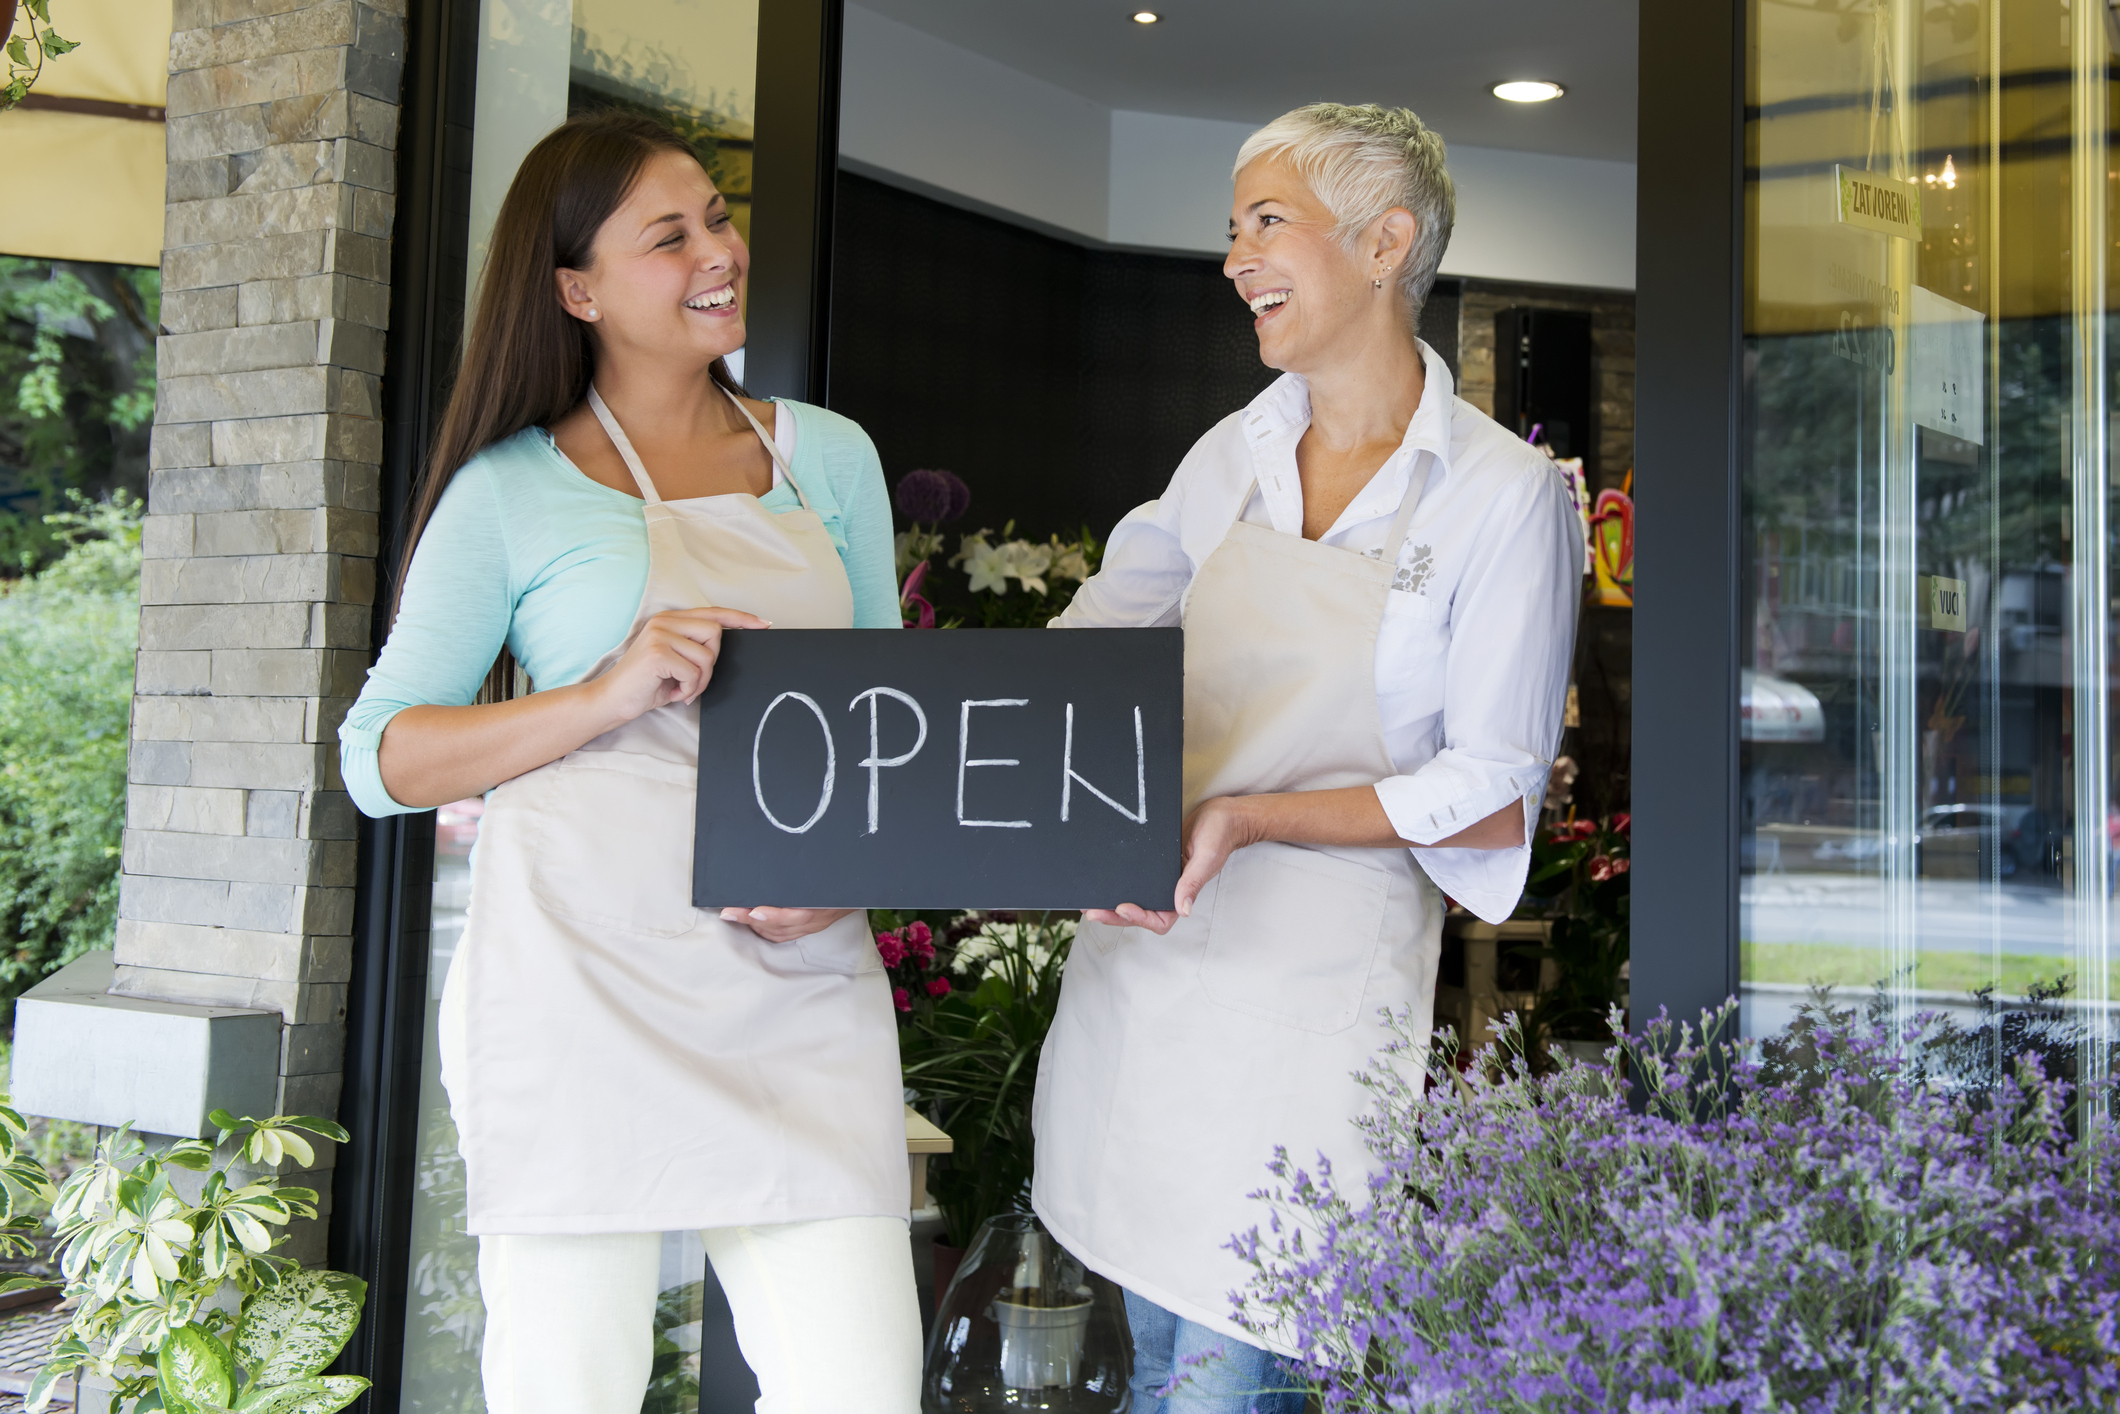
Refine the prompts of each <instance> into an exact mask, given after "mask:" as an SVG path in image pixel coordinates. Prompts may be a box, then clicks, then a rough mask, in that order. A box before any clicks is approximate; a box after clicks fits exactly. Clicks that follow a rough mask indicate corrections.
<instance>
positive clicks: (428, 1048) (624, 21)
mask: <svg viewBox="0 0 2120 1414" xmlns="http://www.w3.org/2000/svg"><path fill="white" fill-rule="evenodd" d="M479 16H480V18H479V56H478V89H477V102H476V118H475V125H474V127H473V131H472V171H471V192H470V205H471V231H470V239H469V242H468V265H469V269H468V271H467V276H468V278H467V280H466V282H465V284H466V288H475V287H476V284H477V279H478V274H479V271H480V269H481V268H482V266H483V264H484V258H485V250H486V244H487V237H488V235H489V233H490V231H491V230H492V225H493V219H494V215H495V213H497V212H498V210H499V208H500V202H501V198H502V196H504V195H505V194H506V192H507V189H508V184H509V182H510V181H511V180H512V179H513V177H514V175H515V171H516V168H517V167H518V166H519V165H520V163H521V162H522V159H523V157H524V155H525V154H526V153H528V151H529V150H530V148H531V147H532V146H534V145H535V144H536V142H537V141H538V139H540V138H542V137H543V136H544V135H545V134H546V133H548V132H550V131H551V130H552V129H553V128H554V127H556V126H557V125H558V124H560V123H561V122H563V121H564V120H565V119H566V118H567V117H568V116H569V115H570V114H575V113H580V112H584V111H587V110H590V109H595V108H621V109H625V110H627V111H630V112H636V113H642V114H646V115H648V116H651V117H654V118H656V119H657V120H659V121H661V122H663V123H666V124H668V125H669V126H670V127H671V128H673V129H674V130H676V131H677V132H679V133H681V134H682V135H683V136H684V137H685V138H686V139H687V140H688V141H689V142H690V143H691V144H692V146H693V149H694V151H695V152H697V153H698V154H699V157H700V161H701V163H702V165H704V166H705V167H706V169H707V172H708V174H709V175H710V176H711V177H712V178H713V179H714V182H715V184H716V186H717V187H719V188H720V190H721V191H722V192H723V193H724V194H725V195H726V196H728V198H729V206H730V210H731V212H732V214H733V215H734V218H735V224H736V227H737V229H738V231H739V232H740V233H742V234H743V235H744V236H745V238H746V239H748V238H749V235H750V206H751V203H750V197H751V152H752V122H753V118H754V114H755V97H756V94H755V89H756V74H757V68H758V0H572V4H571V5H570V4H569V3H567V0H548V2H547V3H542V4H515V3H503V0H486V3H484V4H482V5H481V6H480V9H479ZM734 361H735V360H733V359H732V360H731V362H732V363H733V362H734ZM482 813H483V804H482V802H480V801H477V800H466V801H459V802H457V803H456V804H454V805H449V806H444V807H443V808H442V809H441V810H440V811H438V812H437V815H436V821H435V870H434V880H433V885H432V887H433V898H432V931H431V933H430V934H429V939H430V942H429V947H430V950H431V951H430V956H429V963H428V967H427V971H426V975H427V978H428V986H427V997H426V1008H425V1034H424V1037H423V1041H422V1051H421V1065H420V1098H419V1108H420V1121H419V1141H418V1154H417V1158H416V1168H415V1175H414V1183H413V1198H412V1223H411V1226H412V1244H411V1248H412V1250H411V1253H410V1260H409V1263H408V1278H407V1290H406V1293H405V1332H404V1336H405V1341H404V1365H403V1373H402V1386H401V1389H402V1393H401V1398H400V1407H401V1408H403V1409H404V1410H406V1411H407V1414H482V1411H483V1410H484V1409H485V1400H484V1398H483V1396H482V1395H481V1392H480V1387H479V1368H478V1360H479V1344H480V1341H481V1339H482V1337H483V1335H484V1331H485V1308H484V1306H483V1305H482V1303H481V1302H480V1300H479V1293H478V1242H477V1239H475V1238H473V1237H471V1236H469V1235H468V1234H466V1233H465V1231H464V1168H463V1162H462V1160H461V1159H460V1158H459V1157H458V1155H457V1142H456V1127H455V1125H454V1124H452V1123H451V1122H450V1118H449V1105H448V1098H447V1096H446V1094H445V1093H444V1092H443V1090H442V1087H441V1076H440V1068H439V1063H438V1060H437V1057H436V1049H435V1019H436V1016H437V1014H438V1012H439V1009H440V1003H441V994H442V984H443V981H444V979H445V978H446V977H447V976H448V972H449V963H450V960H451V959H452V958H453V957H454V955H455V952H456V945H457V941H458V939H459V938H461V936H462V935H463V929H464V922H465V916H466V910H467V909H468V908H469V906H470V902H471V851H472V849H473V848H474V846H475V845H476V843H477V840H478V826H479V818H480V816H481V814H482ZM612 1162H613V1163H614V1164H619V1163H623V1162H624V1159H623V1156H621V1155H616V1154H614V1155H613V1156H612ZM706 1269H707V1263H706V1253H705V1250H704V1248H703V1247H702V1246H701V1244H700V1242H699V1238H698V1235H697V1234H696V1233H671V1234H667V1235H666V1236H665V1238H664V1243H663V1261H662V1282H663V1288H664V1290H663V1293H662V1298H661V1300H660V1301H659V1302H658V1303H657V1307H656V1313H655V1363H654V1369H653V1375H652V1377H651V1384H650V1387H649V1390H648V1394H647V1398H646V1400H645V1401H644V1402H643V1404H642V1410H643V1414H719V1411H722V1410H730V1411H733V1410H736V1409H740V1408H748V1407H749V1401H750V1399H755V1398H756V1391H755V1390H751V1391H748V1392H747V1391H745V1390H743V1389H742V1388H741V1387H740V1386H741V1381H740V1380H737V1381H729V1380H723V1381H710V1382H709V1383H710V1388H709V1389H708V1390H707V1391H706V1392H705V1394H704V1396H703V1395H702V1391H701V1388H700V1385H701V1378H700V1376H701V1343H702V1338H703V1334H704V1335H705V1338H706V1339H707V1341H708V1343H709V1345H710V1346H711V1345H713V1344H714V1339H715V1334H716V1332H715V1331H714V1330H711V1329H709V1327H710V1326H711V1325H712V1324H713V1322H711V1321H709V1320H707V1319H706V1317H708V1316H711V1315H712V1314H714V1313H713V1311H712V1309H711V1308H712V1307H713V1306H714V1304H715V1303H716V1302H717V1301H718V1299H719V1292H718V1289H709V1288H708V1286H707V1283H706V1282H705V1281H704V1280H703V1278H704V1274H705V1272H706ZM710 1354H711V1355H713V1356H715V1357H716V1358H717V1359H718V1360H719V1362H720V1363H722V1364H726V1363H727V1361H728V1360H729V1359H730V1357H731V1352H729V1351H726V1350H713V1351H710ZM725 1386H733V1387H725Z"/></svg>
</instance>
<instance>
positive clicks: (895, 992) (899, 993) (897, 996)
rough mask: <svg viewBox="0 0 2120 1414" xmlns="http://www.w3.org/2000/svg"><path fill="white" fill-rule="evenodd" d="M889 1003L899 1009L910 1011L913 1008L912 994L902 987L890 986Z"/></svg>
mask: <svg viewBox="0 0 2120 1414" xmlns="http://www.w3.org/2000/svg"><path fill="white" fill-rule="evenodd" d="M891 1005H892V1006H894V1007H897V1008H898V1009H899V1010H900V1011H911V1010H912V1009H913V994H912V993H910V992H908V991H907V990H906V989H905V988H903V987H893V988H891Z"/></svg>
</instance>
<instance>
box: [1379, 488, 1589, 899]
mask: <svg viewBox="0 0 2120 1414" xmlns="http://www.w3.org/2000/svg"><path fill="white" fill-rule="evenodd" d="M1470 543H1471V545H1472V550H1471V553H1470V556H1469V558H1468V561H1467V563H1466V566H1465V572H1464V574H1463V576H1462V578H1460V580H1459V581H1458V585H1457V592H1456V594H1455V595H1454V596H1453V597H1452V600H1451V606H1450V642H1449V647H1448V649H1447V651H1446V654H1445V677H1444V687H1443V720H1442V746H1441V749H1440V750H1439V751H1437V753H1436V755H1435V756H1434V758H1433V759H1431V760H1429V761H1428V762H1426V763H1424V764H1423V765H1422V766H1421V767H1420V768H1419V769H1417V770H1415V771H1412V772H1409V773H1408V774H1406V775H1402V776H1392V777H1389V778H1387V779H1385V780H1382V781H1379V782H1378V783H1377V786H1376V792H1377V799H1378V800H1379V801H1381V802H1382V803H1383V806H1384V813H1385V814H1386V815H1387V816H1389V817H1390V820H1391V825H1392V828H1393V829H1394V830H1396V831H1397V832H1398V834H1399V837H1400V838H1401V839H1407V840H1412V841H1414V842H1415V843H1417V844H1422V845H1429V844H1432V843H1433V842H1434V841H1436V840H1440V839H1445V838H1447V837H1449V836H1451V835H1454V834H1456V833H1457V832H1458V831H1460V830H1462V829H1465V828H1466V827H1468V826H1470V825H1473V824H1476V823H1478V822H1479V821H1481V820H1483V819H1485V818H1486V817H1487V816H1489V815H1492V814H1493V813H1494V812H1495V811H1497V810H1499V809H1501V808H1502V807H1503V806H1505V805H1507V804H1509V803H1510V802H1511V801H1521V802H1522V807H1523V812H1524V830H1525V841H1526V842H1525V843H1524V844H1521V845H1518V846H1516V847H1515V848H1513V849H1433V848H1428V849H1419V850H1416V851H1414V858H1415V859H1417V860H1419V861H1420V864H1421V867H1422V868H1423V869H1425V870H1426V871H1427V873H1428V877H1429V878H1431V879H1433V880H1434V881H1435V884H1436V886H1437V887H1438V888H1440V889H1442V890H1443V892H1444V893H1446V894H1448V895H1450V897H1452V898H1454V899H1456V900H1457V901H1458V902H1459V903H1461V904H1463V905H1464V906H1465V907H1466V908H1468V909H1470V910H1471V911H1472V912H1473V913H1475V914H1477V915H1479V916H1480V917H1481V918H1483V919H1485V920H1487V921H1488V922H1490V923H1498V922H1500V921H1501V920H1502V919H1504V918H1506V917H1508V916H1509V914H1510V913H1511V911H1513V910H1514V909H1515V907H1516V903H1517V900H1518V898H1519V897H1520V896H1521V895H1522V893H1523V887H1524V878H1525V874H1526V871H1527V870H1528V868H1529V866H1530V861H1531V849H1530V844H1529V838H1530V831H1531V829H1532V827H1533V825H1534V824H1535V822H1536V821H1537V819H1538V810H1539V805H1540V802H1541V801H1542V800H1543V799H1544V796H1545V791H1546V784H1547V780H1548V777H1549V775H1550V774H1551V771H1552V761H1553V752H1554V746H1555V744H1556V742H1557V741H1558V738H1559V732H1560V725H1561V713H1562V710H1563V707H1564V706H1565V703H1566V699H1567V693H1568V674H1569V664H1570V661H1571V659H1572V656H1573V652H1574V645H1575V617H1576V607H1577V603H1578V601H1579V599H1580V597H1581V592H1582V532H1581V529H1580V524H1579V522H1578V520H1577V518H1576V515H1575V511H1574V508H1573V507H1572V506H1571V505H1570V504H1569V502H1568V498H1567V495H1566V492H1565V491H1564V489H1563V487H1562V485H1561V481H1560V478H1559V477H1557V476H1555V475H1553V474H1552V473H1551V471H1550V469H1548V468H1545V467H1543V466H1535V465H1533V466H1527V468H1526V470H1525V472H1524V473H1523V475H1521V476H1520V477H1519V478H1518V480H1517V481H1516V482H1515V483H1514V484H1513V485H1511V486H1510V487H1509V488H1508V489H1507V490H1506V491H1505V492H1504V493H1503V494H1501V495H1498V496H1497V497H1495V499H1494V502H1493V503H1492V505H1491V507H1490V509H1489V512H1488V514H1487V516H1486V517H1485V519H1484V522H1483V523H1482V524H1481V525H1480V526H1479V527H1478V528H1477V529H1476V530H1475V532H1474V533H1473V535H1472V536H1471V538H1470Z"/></svg>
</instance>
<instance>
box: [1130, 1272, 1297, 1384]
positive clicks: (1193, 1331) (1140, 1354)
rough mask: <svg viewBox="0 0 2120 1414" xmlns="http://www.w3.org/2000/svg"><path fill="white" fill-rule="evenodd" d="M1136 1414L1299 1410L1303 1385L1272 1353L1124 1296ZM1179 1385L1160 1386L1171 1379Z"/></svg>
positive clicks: (1141, 1299)
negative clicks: (1165, 1390)
mask: <svg viewBox="0 0 2120 1414" xmlns="http://www.w3.org/2000/svg"><path fill="white" fill-rule="evenodd" d="M1126 1324H1127V1325H1128V1326H1130V1327H1132V1328H1133V1333H1134V1378H1133V1381H1132V1385H1131V1388H1132V1390H1133V1393H1134V1406H1133V1407H1134V1410H1135V1412H1136V1414H1303V1405H1304V1402H1305V1400H1306V1399H1307V1398H1308V1394H1307V1391H1308V1388H1309V1387H1308V1386H1307V1385H1306V1384H1305V1383H1304V1382H1303V1379H1302V1377H1301V1375H1300V1374H1298V1373H1296V1372H1295V1371H1294V1370H1293V1369H1291V1367H1290V1366H1289V1364H1288V1362H1286V1361H1284V1360H1282V1359H1281V1357H1279V1356H1278V1355H1275V1354H1274V1353H1273V1352H1272V1351H1270V1350H1261V1349H1260V1348H1259V1347H1258V1346H1256V1345H1247V1344H1245V1343H1244V1342H1243V1341H1241V1340H1237V1339H1235V1338H1234V1337H1231V1336H1227V1335H1224V1334H1223V1333H1222V1332H1220V1331H1215V1330H1209V1329H1208V1328H1207V1327H1206V1326H1202V1325H1195V1324H1194V1323H1193V1322H1191V1321H1188V1320H1186V1319H1185V1318H1184V1317H1183V1316H1178V1315H1173V1314H1172V1313H1171V1312H1169V1311H1166V1310H1164V1309H1163V1308H1162V1307H1161V1306H1158V1305H1157V1304H1156V1303H1155V1302H1153V1301H1150V1300H1149V1299H1148V1298H1146V1297H1144V1296H1136V1295H1134V1294H1133V1293H1132V1292H1131V1291H1129V1292H1127V1293H1126ZM1174 1378H1175V1379H1177V1380H1178V1381H1179V1383H1178V1387H1177V1388H1176V1389H1174V1390H1172V1391H1171V1392H1170V1393H1169V1394H1167V1395H1165V1394H1163V1393H1162V1390H1163V1387H1164V1386H1165V1385H1167V1384H1169V1383H1170V1382H1171V1381H1172V1379H1174Z"/></svg>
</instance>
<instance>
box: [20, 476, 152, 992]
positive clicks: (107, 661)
mask: <svg viewBox="0 0 2120 1414" xmlns="http://www.w3.org/2000/svg"><path fill="white" fill-rule="evenodd" d="M46 519H47V523H48V524H49V525H50V526H51V527H52V530H53V533H54V535H55V537H56V538H57V539H58V540H59V541H61V542H62V543H63V544H64V545H65V546H66V547H67V548H66V552H65V553H64V554H63V555H62V556H61V557H60V558H59V559H57V560H55V561H54V562H53V563H52V564H51V565H50V566H49V567H47V568H46V569H44V570H43V571H41V572H40V573H38V574H35V575H32V576H29V577H27V578H24V579H20V580H16V581H14V582H13V583H12V584H6V585H0V930H4V937H5V940H6V943H5V947H4V949H0V998H4V999H7V1000H10V1001H11V1000H12V998H14V997H15V996H17V995H19V994H20V993H21V992H22V991H23V990H24V989H25V988H27V987H29V986H30V985H31V984H32V983H34V982H36V981H37V979H38V978H40V977H43V976H44V975H46V974H47V973H49V972H51V971H52V970H53V969H55V968H57V967H59V966H60V965H61V964H63V963H66V962H70V961H72V960H73V959H74V958H76V957H78V956H80V955H81V954H82V953H83V952H86V951H88V950H89V949H91V948H96V947H107V946H109V943H110V937H111V931H112V928H113V927H114V926H115V922H116V919H117V913H118V846H119V838H120V832H121V830H122V829H123V826H124V824H125V747H126V736H127V733H126V726H127V720H128V712H129V709H130V707H131V703H132V680H133V651H134V647H135V645H136V644H137V642H138V639H139V621H140V607H139V605H140V592H139V589H140V504H139V502H138V501H136V500H133V499H132V498H130V497H127V496H125V495H123V494H120V495H118V496H115V497H113V498H112V499H111V500H109V501H106V502H102V503H98V504H90V503H89V502H87V501H85V500H81V499H80V498H79V497H76V509H75V510H73V511H70V512H66V513H63V514H60V515H56V516H50V517H47V518H46Z"/></svg>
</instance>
